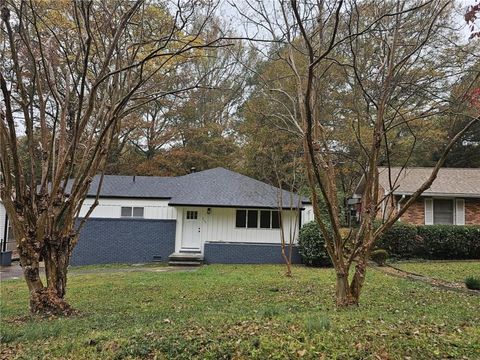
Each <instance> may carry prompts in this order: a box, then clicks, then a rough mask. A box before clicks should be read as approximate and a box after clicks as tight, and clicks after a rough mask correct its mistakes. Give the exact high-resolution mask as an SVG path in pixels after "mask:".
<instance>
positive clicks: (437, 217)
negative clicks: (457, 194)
mask: <svg viewBox="0 0 480 360" xmlns="http://www.w3.org/2000/svg"><path fill="white" fill-rule="evenodd" d="M433 223H434V224H446V225H453V200H441V199H434V200H433Z"/></svg>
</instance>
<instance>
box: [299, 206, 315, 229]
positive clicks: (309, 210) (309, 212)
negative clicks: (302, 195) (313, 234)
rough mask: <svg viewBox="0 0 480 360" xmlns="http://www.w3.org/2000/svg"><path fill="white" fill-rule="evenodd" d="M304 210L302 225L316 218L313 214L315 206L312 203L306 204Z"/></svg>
mask: <svg viewBox="0 0 480 360" xmlns="http://www.w3.org/2000/svg"><path fill="white" fill-rule="evenodd" d="M304 208H305V209H304V210H302V226H303V225H305V224H307V223H309V222H311V221H313V220H315V216H314V215H313V206H312V205H307V204H306V205H304Z"/></svg>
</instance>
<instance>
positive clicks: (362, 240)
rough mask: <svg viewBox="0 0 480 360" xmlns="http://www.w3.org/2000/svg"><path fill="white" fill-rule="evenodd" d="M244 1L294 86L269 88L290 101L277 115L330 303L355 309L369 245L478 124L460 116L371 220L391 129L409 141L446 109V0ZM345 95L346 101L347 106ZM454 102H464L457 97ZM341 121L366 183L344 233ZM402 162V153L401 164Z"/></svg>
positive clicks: (449, 65) (450, 71)
mask: <svg viewBox="0 0 480 360" xmlns="http://www.w3.org/2000/svg"><path fill="white" fill-rule="evenodd" d="M247 4H248V5H247V9H246V11H245V14H246V15H245V17H246V18H247V20H249V21H250V23H251V26H252V27H255V26H256V28H257V29H258V34H261V35H262V36H263V38H264V37H270V39H271V40H272V41H274V42H275V45H274V46H273V49H270V52H268V53H266V56H269V57H276V58H277V59H279V60H281V61H283V62H284V63H285V64H286V65H287V67H288V74H282V76H283V77H284V78H288V79H289V82H290V81H291V79H292V78H293V79H294V82H295V86H294V91H290V90H289V89H288V88H286V87H284V86H283V87H282V85H280V87H278V88H276V89H275V91H277V92H281V93H282V94H283V95H284V96H286V97H287V98H288V100H289V101H291V102H292V103H293V104H294V106H291V107H290V108H291V109H293V110H291V111H290V112H289V113H287V115H288V116H282V118H283V119H288V120H290V121H292V122H293V124H294V127H295V128H296V129H297V130H298V132H299V133H300V135H301V137H302V141H303V147H304V155H305V163H306V174H307V179H308V183H309V187H310V191H311V196H312V203H313V208H314V215H315V220H316V221H317V222H318V224H319V227H320V230H321V232H322V233H323V236H324V238H325V239H326V247H327V251H328V253H329V256H330V258H331V259H332V262H333V265H334V268H335V272H336V276H337V278H336V303H337V306H350V305H357V304H358V302H359V298H360V294H361V290H362V287H363V284H364V280H365V274H366V267H367V259H368V256H369V253H370V250H371V249H372V247H373V246H374V244H375V242H376V241H377V239H378V238H379V237H380V236H381V235H382V234H383V233H385V232H386V231H387V230H388V229H389V228H390V227H391V226H392V225H393V224H394V223H395V222H396V221H397V220H398V219H399V218H400V217H401V216H402V215H403V214H404V212H405V211H406V210H407V209H408V207H409V206H410V205H411V204H412V203H413V202H415V200H416V199H418V197H419V196H420V195H421V194H422V193H423V192H424V191H425V190H426V189H428V188H429V187H430V186H431V184H432V182H433V181H434V180H435V178H436V176H437V174H438V171H439V169H440V167H441V166H442V164H443V163H444V161H445V158H446V156H447V154H448V152H449V151H450V149H451V148H452V146H453V145H454V144H455V142H457V141H458V140H459V139H460V138H461V137H462V135H463V134H464V133H465V132H466V131H467V130H468V129H469V128H470V127H471V126H472V125H473V124H474V123H475V122H477V121H478V120H479V118H478V112H477V113H470V114H467V115H468V116H470V121H469V122H468V123H467V124H466V125H465V126H464V127H463V128H461V129H460V130H459V131H458V132H456V133H455V134H454V136H452V138H451V139H449V141H448V143H447V144H445V145H444V149H443V151H442V155H441V156H440V158H439V160H438V162H437V163H436V165H435V167H434V168H433V171H432V173H431V175H430V176H429V178H428V179H427V180H426V181H425V182H424V183H423V184H422V185H421V186H420V187H419V188H418V189H417V191H416V192H415V193H414V194H413V195H412V196H411V197H410V198H408V200H406V201H405V203H404V204H403V207H402V208H401V209H400V210H399V211H395V209H396V208H395V207H393V206H392V207H391V211H389V212H388V213H387V214H385V216H384V218H383V220H384V221H383V223H382V224H381V225H380V226H379V227H376V226H374V222H375V220H376V219H377V218H380V214H381V209H382V203H384V202H385V201H389V200H393V190H394V189H395V188H396V187H397V186H398V177H394V176H392V174H391V171H390V164H391V163H390V161H389V159H390V157H391V154H392V151H393V149H392V144H391V138H392V137H391V133H392V132H393V131H394V130H395V129H398V128H399V127H402V128H403V129H405V131H406V132H409V131H410V132H409V134H410V136H411V137H412V138H413V139H415V137H416V136H419V135H421V133H416V134H415V133H414V131H413V130H412V127H410V126H409V125H410V124H411V123H414V122H418V121H425V122H426V121H427V120H428V119H440V118H441V117H448V116H450V115H451V114H450V109H451V108H452V107H451V102H452V100H451V92H450V91H449V89H450V88H451V87H452V86H453V83H454V82H455V81H456V80H458V79H460V78H461V71H462V66H461V65H459V62H457V63H456V64H455V63H454V62H449V61H448V59H449V56H452V54H453V49H457V47H460V45H458V44H457V43H456V42H455V38H454V36H453V37H452V31H451V24H452V22H451V17H450V15H449V14H450V11H449V10H450V8H451V6H452V4H451V2H450V1H416V0H404V1H388V2H382V3H380V2H358V3H357V2H356V1H343V0H332V1H319V2H313V3H312V2H306V1H297V0H291V1H280V2H279V3H274V4H270V5H266V4H265V2H262V1H248V2H247ZM248 10H250V12H248ZM446 39H447V40H446ZM464 61H466V59H464ZM426 68H428V69H433V71H430V72H427V71H424V70H425V69H426ZM332 72H333V73H335V72H340V73H343V74H344V75H345V82H344V83H343V85H342V86H336V87H335V88H332V87H331V86H330V82H329V80H328V79H329V77H330V76H331V74H332ZM280 83H282V82H280ZM338 93H340V94H341V96H340V98H343V100H341V101H339V102H338V103H337V104H336V106H335V107H334V108H336V109H341V110H342V111H340V112H338V111H336V110H334V111H333V112H329V111H326V110H327V106H326V104H328V103H329V102H330V101H331V99H334V98H337V96H336V95H337V94H338ZM347 98H350V99H352V98H353V100H349V102H348V105H347V104H346V101H345V99H347ZM455 100H456V101H464V100H462V97H459V98H456V99H455ZM345 110H347V111H345ZM346 114H347V115H346ZM282 121H283V120H282ZM345 124H350V129H351V132H350V134H351V135H350V138H351V139H354V140H355V142H356V143H357V146H358V147H359V149H361V152H360V154H361V156H360V157H359V158H358V159H354V160H355V163H356V164H358V166H359V168H360V169H361V172H362V173H363V176H364V179H365V182H364V195H363V198H362V214H361V222H360V226H359V228H358V229H350V231H348V232H345V231H342V230H341V226H342V225H341V220H340V206H339V199H338V195H337V191H338V189H339V182H340V180H339V170H338V169H339V162H340V161H339V156H341V155H340V154H342V153H344V154H343V155H348V154H345V152H344V151H343V146H342V144H341V143H340V142H339V141H338V138H337V137H336V136H335V130H336V128H338V127H345ZM414 146H415V141H413V143H412V147H414ZM407 153H408V152H407ZM408 159H409V156H408V154H407V156H406V157H405V163H404V166H406V165H407V164H408ZM381 163H382V164H385V165H386V166H387V168H388V171H389V177H390V188H389V189H386V190H387V192H388V196H387V197H385V196H383V195H381V194H380V193H379V171H378V167H379V164H381ZM320 200H321V201H322V202H323V203H324V204H325V209H326V211H325V212H324V213H322V211H321V207H320V202H321V201H320ZM354 264H355V269H354V271H353V275H352V276H351V277H350V276H349V274H350V270H351V268H352V266H353V265H354Z"/></svg>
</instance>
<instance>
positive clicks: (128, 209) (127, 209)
mask: <svg viewBox="0 0 480 360" xmlns="http://www.w3.org/2000/svg"><path fill="white" fill-rule="evenodd" d="M121 215H122V217H130V216H132V208H131V207H125V206H122V212H121Z"/></svg>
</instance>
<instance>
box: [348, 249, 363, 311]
mask: <svg viewBox="0 0 480 360" xmlns="http://www.w3.org/2000/svg"><path fill="white" fill-rule="evenodd" d="M366 272H367V260H366V255H361V256H360V257H359V258H358V261H357V265H355V273H354V274H353V279H352V283H351V284H350V293H351V295H352V298H353V299H354V300H355V301H356V303H357V304H358V302H359V300H360V294H361V292H362V288H363V283H364V282H365V275H366Z"/></svg>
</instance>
